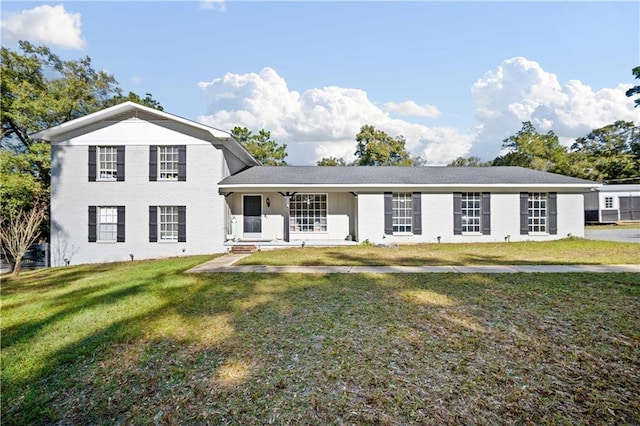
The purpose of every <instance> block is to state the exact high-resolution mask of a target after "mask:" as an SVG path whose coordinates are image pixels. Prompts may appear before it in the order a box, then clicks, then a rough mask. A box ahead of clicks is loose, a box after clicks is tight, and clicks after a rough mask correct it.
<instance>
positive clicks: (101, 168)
mask: <svg viewBox="0 0 640 426" xmlns="http://www.w3.org/2000/svg"><path fill="white" fill-rule="evenodd" d="M117 160H118V151H117V148H116V147H115V146H99V147H98V180H116V179H117V177H118V161H117Z"/></svg>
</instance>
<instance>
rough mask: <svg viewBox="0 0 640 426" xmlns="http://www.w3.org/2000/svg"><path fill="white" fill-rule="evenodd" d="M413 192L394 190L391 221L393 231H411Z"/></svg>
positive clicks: (396, 232)
mask: <svg viewBox="0 0 640 426" xmlns="http://www.w3.org/2000/svg"><path fill="white" fill-rule="evenodd" d="M412 195H413V194H412V193H411V192H394V193H393V208H392V213H393V216H392V221H393V233H394V234H405V233H411V231H412V228H413V227H412V225H413V196H412Z"/></svg>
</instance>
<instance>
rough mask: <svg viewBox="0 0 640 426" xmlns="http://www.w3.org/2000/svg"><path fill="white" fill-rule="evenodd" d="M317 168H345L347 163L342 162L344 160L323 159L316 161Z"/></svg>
mask: <svg viewBox="0 0 640 426" xmlns="http://www.w3.org/2000/svg"><path fill="white" fill-rule="evenodd" d="M317 164H318V166H346V165H347V163H346V162H345V161H344V158H336V157H324V158H323V159H321V160H318V163H317Z"/></svg>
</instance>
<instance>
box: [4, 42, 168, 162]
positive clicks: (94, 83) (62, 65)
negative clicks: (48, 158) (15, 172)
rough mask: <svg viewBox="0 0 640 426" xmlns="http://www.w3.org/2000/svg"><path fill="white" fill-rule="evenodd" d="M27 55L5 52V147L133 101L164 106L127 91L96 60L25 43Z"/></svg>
mask: <svg viewBox="0 0 640 426" xmlns="http://www.w3.org/2000/svg"><path fill="white" fill-rule="evenodd" d="M19 46H20V49H21V50H22V53H20V52H15V51H12V50H10V49H8V48H6V47H2V50H1V64H2V70H1V71H2V72H1V83H0V84H1V89H2V95H1V101H0V116H1V118H2V134H1V138H0V144H1V145H2V147H9V148H14V149H18V150H21V149H24V148H26V147H28V146H29V145H31V144H32V143H34V141H33V140H31V138H30V137H29V135H30V134H31V133H34V132H36V131H39V130H42V129H46V128H49V127H52V126H57V125H58V124H61V123H64V122H65V121H69V120H73V119H75V118H78V117H82V116H85V115H87V114H90V113H92V112H95V111H98V110H100V109H103V108H106V107H108V106H112V105H115V104H116V103H119V102H122V101H125V100H131V101H134V102H138V103H140V104H143V105H147V106H150V107H152V108H156V109H159V110H162V106H161V105H160V103H159V102H157V101H156V100H154V99H153V97H152V96H151V94H149V93H147V95H146V97H145V98H141V97H140V96H138V95H136V94H135V93H133V92H129V94H128V95H127V96H123V95H122V89H120V88H119V87H118V82H117V81H116V79H115V78H114V76H113V75H111V74H108V73H107V72H105V71H97V70H95V69H94V68H93V65H92V63H91V58H90V57H88V56H86V57H84V58H81V59H77V60H68V61H64V60H62V59H60V57H59V56H57V55H56V54H54V53H52V52H51V50H49V48H47V47H45V46H34V45H32V44H31V43H29V42H27V41H20V42H19Z"/></svg>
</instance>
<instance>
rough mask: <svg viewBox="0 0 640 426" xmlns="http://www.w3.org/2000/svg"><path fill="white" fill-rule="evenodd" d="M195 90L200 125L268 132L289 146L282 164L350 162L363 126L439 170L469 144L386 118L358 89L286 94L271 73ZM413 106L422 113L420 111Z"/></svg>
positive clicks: (442, 131)
mask: <svg viewBox="0 0 640 426" xmlns="http://www.w3.org/2000/svg"><path fill="white" fill-rule="evenodd" d="M199 87H200V88H201V89H203V90H204V91H205V92H206V95H207V98H208V102H209V110H208V112H207V115H205V116H201V117H199V118H198V120H199V121H201V122H203V123H205V124H209V125H211V126H214V127H217V128H221V129H232V128H233V127H235V126H242V127H247V128H249V129H251V130H254V131H257V130H259V129H261V128H264V129H266V130H269V131H271V134H272V136H273V137H274V139H276V140H277V141H278V142H281V143H283V142H284V143H286V144H287V145H288V148H287V151H288V152H289V157H288V158H287V159H288V160H289V162H290V163H292V164H315V161H316V160H318V159H320V158H322V157H327V156H334V157H342V158H345V159H346V160H347V161H350V160H352V159H353V152H354V151H355V135H356V134H357V133H358V131H359V130H360V127H361V126H362V125H364V124H372V125H374V126H375V127H376V128H377V129H379V130H384V131H385V132H387V133H388V134H389V135H391V136H398V135H403V136H404V137H405V138H406V140H407V148H408V149H409V150H410V151H411V152H412V153H414V154H416V155H421V156H423V157H424V158H426V159H427V161H428V163H429V164H443V163H446V162H448V161H450V160H452V159H454V158H456V157H457V156H459V155H463V154H464V153H466V152H467V151H468V149H469V147H470V142H471V139H472V136H471V135H469V134H464V133H461V132H458V131H457V130H456V129H453V128H437V127H436V128H431V127H427V126H424V125H422V124H417V123H412V122H409V121H405V120H400V119H395V118H391V117H390V116H389V114H388V113H387V112H386V111H384V110H383V109H381V108H380V107H379V106H377V105H375V104H374V103H373V102H371V101H370V100H369V99H368V97H367V94H366V92H364V91H362V90H359V89H351V88H343V87H337V86H329V87H323V88H311V89H308V90H305V91H304V92H303V93H298V92H296V91H291V90H289V88H288V86H287V83H286V81H285V80H284V79H283V78H282V77H281V76H279V75H278V74H277V72H276V71H275V70H273V69H272V68H264V69H263V70H262V71H260V72H259V73H247V74H232V73H228V74H226V75H225V76H223V77H220V78H216V79H214V80H212V81H211V82H202V83H199ZM405 104H407V103H406V102H405ZM413 104H414V105H415V103H413ZM416 106H417V107H419V108H422V109H423V110H424V106H423V107H420V106H418V105H416Z"/></svg>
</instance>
